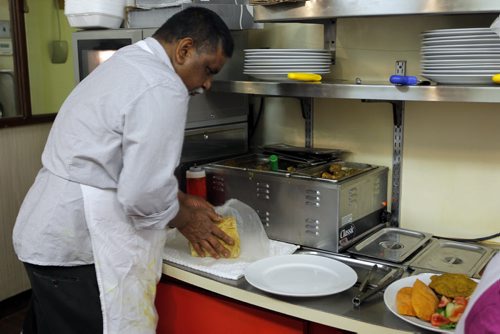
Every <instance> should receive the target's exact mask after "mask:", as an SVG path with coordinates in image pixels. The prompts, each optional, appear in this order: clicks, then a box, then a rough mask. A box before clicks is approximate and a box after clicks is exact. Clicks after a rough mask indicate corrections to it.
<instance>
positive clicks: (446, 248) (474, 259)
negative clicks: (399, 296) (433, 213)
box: [408, 238, 493, 276]
mask: <svg viewBox="0 0 500 334" xmlns="http://www.w3.org/2000/svg"><path fill="white" fill-rule="evenodd" d="M492 251H493V250H492V249H490V248H487V247H484V246H481V245H477V244H469V243H464V242H458V241H451V240H444V239H435V238H432V243H431V244H430V245H429V246H428V247H426V248H425V249H424V250H423V251H422V252H421V253H420V254H418V255H417V256H416V257H415V258H414V259H413V260H412V261H410V262H409V264H408V265H409V266H410V267H412V268H420V269H428V270H432V271H439V272H446V273H454V274H465V275H468V276H473V275H474V274H475V273H476V271H477V270H478V269H480V268H481V266H482V264H483V263H484V261H487V260H488V258H489V255H491V252H492Z"/></svg>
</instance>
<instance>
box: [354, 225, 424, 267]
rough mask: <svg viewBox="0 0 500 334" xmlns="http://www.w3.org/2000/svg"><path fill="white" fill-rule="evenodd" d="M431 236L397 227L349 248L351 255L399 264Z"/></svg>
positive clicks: (386, 229) (377, 233) (382, 231)
mask: <svg viewBox="0 0 500 334" xmlns="http://www.w3.org/2000/svg"><path fill="white" fill-rule="evenodd" d="M431 237H432V235H431V234H429V233H424V232H418V231H413V230H407V229H402V228H397V227H386V228H383V229H381V230H379V231H377V232H376V233H374V234H372V235H371V236H369V237H367V238H366V239H364V240H362V241H361V242H359V243H358V244H356V245H354V246H353V247H351V248H349V249H348V250H347V251H348V252H349V253H351V254H356V255H361V256H367V257H372V258H376V259H380V260H384V261H389V262H395V263H401V262H404V261H405V260H406V259H407V258H408V257H409V256H410V255H412V254H413V253H415V252H416V251H417V250H418V249H419V248H420V247H422V246H424V245H425V244H426V243H427V242H428V241H429V240H430V239H431Z"/></svg>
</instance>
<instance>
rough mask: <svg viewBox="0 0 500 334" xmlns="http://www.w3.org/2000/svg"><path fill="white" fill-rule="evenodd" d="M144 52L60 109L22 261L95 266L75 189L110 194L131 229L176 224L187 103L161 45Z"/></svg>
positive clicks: (18, 229)
mask: <svg viewBox="0 0 500 334" xmlns="http://www.w3.org/2000/svg"><path fill="white" fill-rule="evenodd" d="M145 43H146V44H147V46H148V50H145V49H144V48H141V47H139V46H138V45H136V44H134V45H131V46H127V47H124V48H122V49H120V50H119V51H117V52H116V53H115V54H114V55H113V56H112V57H111V58H110V59H108V60H107V61H106V62H105V63H103V64H101V65H99V66H98V67H97V68H96V69H95V70H94V71H93V72H92V73H90V75H89V76H88V77H87V78H85V79H84V80H83V81H82V82H81V83H80V84H79V85H78V86H77V87H76V88H75V89H74V90H73V91H72V93H71V94H70V95H69V96H68V98H67V99H66V101H65V102H64V104H63V105H62V107H61V109H60V111H59V113H58V115H57V117H56V120H55V122H54V124H53V127H52V129H51V131H50V134H49V137H48V140H47V144H46V146H45V149H44V152H43V155H42V164H43V168H42V169H41V170H40V172H39V174H38V176H37V178H36V180H35V183H34V184H33V186H32V187H31V189H30V191H29V192H28V194H27V196H26V198H25V200H24V202H23V204H22V207H21V210H20V212H19V215H18V218H17V221H16V224H15V227H14V233H13V241H14V248H15V250H16V253H17V255H18V257H19V259H20V260H21V261H23V262H29V263H32V264H37V265H65V266H70V265H81V264H90V263H93V258H92V246H91V242H90V237H89V232H88V229H87V226H86V224H85V217H84V209H83V200H82V193H81V188H80V184H84V185H89V186H92V187H96V188H103V189H115V190H116V192H117V198H118V202H119V203H120V204H121V205H122V207H123V210H124V212H125V214H126V215H127V216H128V217H129V219H131V221H132V223H133V224H134V226H135V228H137V229H164V228H165V227H166V225H167V223H168V222H169V221H170V220H171V219H172V218H173V217H175V215H176V214H177V211H178V209H179V203H178V200H177V180H176V178H175V176H174V170H175V168H176V166H177V165H178V163H179V159H180V154H181V149H182V141H183V137H184V127H185V122H186V115H187V107H188V101H189V94H188V90H187V88H186V86H185V85H184V83H183V82H182V80H181V78H180V77H179V76H178V75H177V74H176V73H175V71H174V69H173V66H172V64H171V62H170V59H169V58H168V56H167V54H166V53H165V50H164V49H163V47H162V46H161V45H160V43H159V42H158V41H156V40H155V39H153V38H148V39H146V40H145ZM149 51H151V52H149Z"/></svg>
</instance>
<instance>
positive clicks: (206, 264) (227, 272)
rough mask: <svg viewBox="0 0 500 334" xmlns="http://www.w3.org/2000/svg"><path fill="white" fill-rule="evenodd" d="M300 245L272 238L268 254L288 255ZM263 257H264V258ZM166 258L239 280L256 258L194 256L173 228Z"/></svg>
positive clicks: (165, 253)
mask: <svg viewBox="0 0 500 334" xmlns="http://www.w3.org/2000/svg"><path fill="white" fill-rule="evenodd" d="M298 248H299V246H297V245H292V244H288V243H285V242H281V241H275V240H270V242H269V253H268V254H267V256H264V257H269V256H276V255H287V254H292V253H293V252H295V251H296V250H297V249H298ZM264 257H262V258H264ZM164 259H165V260H167V261H170V262H173V263H177V264H180V265H183V266H186V267H188V268H192V269H195V270H199V271H201V272H204V273H208V274H211V275H215V276H218V277H221V278H226V279H231V280H237V279H239V278H241V277H243V274H244V272H245V268H246V267H247V266H248V265H250V264H251V263H252V262H254V261H256V260H241V259H218V260H216V259H214V258H211V257H204V258H200V257H192V256H191V253H190V250H189V246H188V242H187V240H186V238H184V236H182V234H180V233H179V232H178V231H177V230H171V231H169V233H168V236H167V244H166V246H165V250H164Z"/></svg>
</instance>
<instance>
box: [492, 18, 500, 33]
mask: <svg viewBox="0 0 500 334" xmlns="http://www.w3.org/2000/svg"><path fill="white" fill-rule="evenodd" d="M490 29H491V30H493V31H494V32H495V33H496V34H497V35H498V36H499V37H500V15H499V16H498V17H497V18H496V19H495V21H493V23H492V24H491V26H490Z"/></svg>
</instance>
